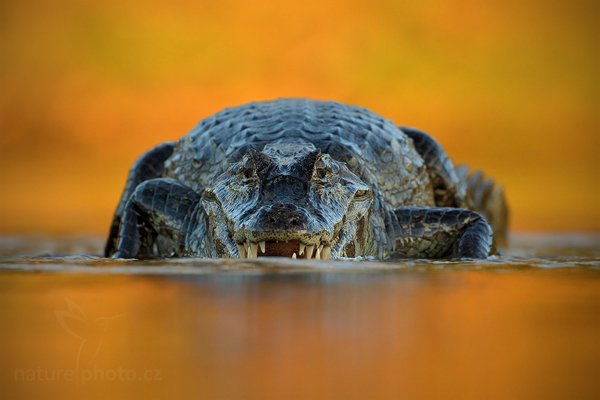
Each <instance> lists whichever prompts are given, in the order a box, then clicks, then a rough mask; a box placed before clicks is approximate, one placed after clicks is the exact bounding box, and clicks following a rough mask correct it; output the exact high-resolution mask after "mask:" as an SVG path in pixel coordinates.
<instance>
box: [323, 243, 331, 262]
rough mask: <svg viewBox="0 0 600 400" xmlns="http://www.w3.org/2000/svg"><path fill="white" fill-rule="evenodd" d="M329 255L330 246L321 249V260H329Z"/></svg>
mask: <svg viewBox="0 0 600 400" xmlns="http://www.w3.org/2000/svg"><path fill="white" fill-rule="evenodd" d="M330 255H331V247H330V246H325V247H323V253H322V254H321V258H322V259H323V260H329V256H330Z"/></svg>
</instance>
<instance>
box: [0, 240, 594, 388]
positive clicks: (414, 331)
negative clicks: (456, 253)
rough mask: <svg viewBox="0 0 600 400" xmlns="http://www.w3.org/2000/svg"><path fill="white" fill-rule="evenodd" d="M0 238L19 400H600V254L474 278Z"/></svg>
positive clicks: (517, 260) (448, 268) (1, 292)
mask: <svg viewBox="0 0 600 400" xmlns="http://www.w3.org/2000/svg"><path fill="white" fill-rule="evenodd" d="M101 246H102V242H101V239H99V238H94V237H79V238H44V237H37V238H35V237H29V238H18V237H12V238H11V237H4V238H0V321H2V329H0V356H1V358H0V393H2V397H3V398H27V399H30V398H41V397H43V398H45V399H47V398H57V399H65V398H86V399H96V398H97V399H105V398H117V399H118V398H132V397H134V396H135V397H141V398H167V397H168V398H177V397H183V398H195V399H198V398H200V399H209V398H219V399H230V398H244V399H265V398H274V399H286V398H298V399H331V398H340V399H364V398H382V399H399V398H424V399H425V398H426V399H430V398H440V399H448V398H461V399H463V398H464V399H481V398H486V399H496V398H497V399H509V398H510V399H529V398H550V399H553V398H556V399H564V398H578V399H581V398H590V399H592V398H598V396H600V388H599V384H598V379H597V375H598V370H600V340H599V337H600V236H597V235H560V236H557V235H520V236H516V237H514V238H513V240H512V245H511V248H510V250H509V251H507V252H506V253H505V254H504V255H502V256H500V257H493V258H491V259H490V260H487V261H484V262H481V261H471V262H448V261H446V262H442V261H439V262H431V261H425V260H413V261H402V260H396V261H386V262H375V261H352V260H345V261H335V262H334V261H332V262H319V261H311V262H306V261H302V260H284V259H259V260H255V261H248V260H243V261H242V260H202V259H176V260H168V261H164V260H163V261H149V262H139V261H115V260H107V259H103V258H101V257H98V256H95V255H94V254H98V253H99V252H100V249H101Z"/></svg>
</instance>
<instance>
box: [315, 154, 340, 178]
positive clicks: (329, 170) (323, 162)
mask: <svg viewBox="0 0 600 400" xmlns="http://www.w3.org/2000/svg"><path fill="white" fill-rule="evenodd" d="M338 170H339V167H338V166H337V164H336V163H335V161H333V160H332V159H331V157H329V155H327V154H324V155H322V156H321V157H319V158H318V159H317V161H316V162H315V167H314V170H313V179H315V180H317V181H327V180H330V179H331V178H332V177H333V176H334V175H335V174H336V173H337V172H338Z"/></svg>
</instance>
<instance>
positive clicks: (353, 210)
mask: <svg viewBox="0 0 600 400" xmlns="http://www.w3.org/2000/svg"><path fill="white" fill-rule="evenodd" d="M480 186H481V185H480V184H471V185H469V184H468V183H467V182H466V180H465V178H464V177H461V176H459V173H458V171H456V170H455V168H454V166H453V165H452V162H451V161H450V159H449V158H448V157H447V156H446V154H445V152H444V151H443V149H442V148H441V147H440V146H439V144H437V143H436V142H435V141H434V140H433V139H432V138H431V137H429V136H428V135H427V134H425V133H422V132H420V131H417V130H415V129H411V128H398V127H396V126H395V125H394V124H393V123H392V122H390V121H388V120H386V119H384V118H382V117H380V116H378V115H376V114H373V113H372V112H370V111H368V110H365V109H363V108H358V107H352V106H346V105H342V104H339V103H335V102H317V101H310V100H301V99H282V100H277V101H271V102H260V103H251V104H248V105H245V106H241V107H236V108H230V109H225V110H224V111H222V112H220V113H217V114H215V115H214V116H212V117H209V118H207V119H205V120H203V121H202V122H201V123H200V124H199V125H198V126H197V127H196V128H195V129H194V130H192V132H190V133H189V134H188V135H187V136H184V137H183V138H182V139H181V140H180V141H179V142H178V143H176V144H175V145H173V144H165V145H162V146H159V147H158V148H156V149H153V150H152V151H150V152H149V153H147V154H146V155H144V156H142V158H140V160H138V162H137V163H136V165H134V167H133V168H132V171H131V172H130V177H129V181H128V184H127V187H126V190H125V192H124V194H123V196H122V199H121V202H120V204H119V207H118V208H117V212H116V213H115V218H114V221H113V228H112V229H111V234H110V236H109V240H108V242H107V247H106V255H107V256H111V255H112V256H115V257H124V258H145V257H165V256H201V257H242V258H244V257H249V258H253V257H255V256H257V255H275V256H287V257H289V256H294V257H298V258H302V257H306V258H311V257H317V256H318V257H319V258H330V257H331V258H336V257H356V256H375V257H378V258H387V257H420V258H448V257H458V258H481V257H486V256H487V255H488V254H489V251H490V248H491V245H492V229H491V227H490V226H489V225H488V223H487V222H486V220H485V218H484V217H482V216H481V215H480V214H478V213H477V212H476V211H478V210H485V211H486V213H487V215H486V216H488V218H489V217H490V216H491V217H496V214H497V212H496V211H495V210H496V209H497V208H498V207H497V206H495V207H491V208H490V207H487V206H488V205H489V204H487V203H485V202H481V201H480V202H479V203H478V204H476V202H474V201H469V195H470V194H472V193H477V190H479V188H480ZM492 186H493V185H492ZM486 190H487V189H486ZM479 191H481V190H479ZM492 200H494V201H495V202H497V203H499V204H501V205H502V206H503V207H504V208H505V203H504V197H503V195H502V193H501V192H500V194H498V193H496V195H495V196H493V199H492ZM467 207H470V208H472V209H471V210H469V209H467ZM486 207H487V208H486ZM496 219H497V220H498V221H499V222H497V225H498V227H497V229H499V230H500V231H502V232H505V231H506V229H505V226H506V218H500V217H498V218H496ZM261 247H264V248H265V251H264V252H263V251H261Z"/></svg>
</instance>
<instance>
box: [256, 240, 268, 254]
mask: <svg viewBox="0 0 600 400" xmlns="http://www.w3.org/2000/svg"><path fill="white" fill-rule="evenodd" d="M258 245H259V246H260V251H262V252H263V254H265V249H266V244H265V241H264V240H263V241H262V242H260V243H258Z"/></svg>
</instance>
